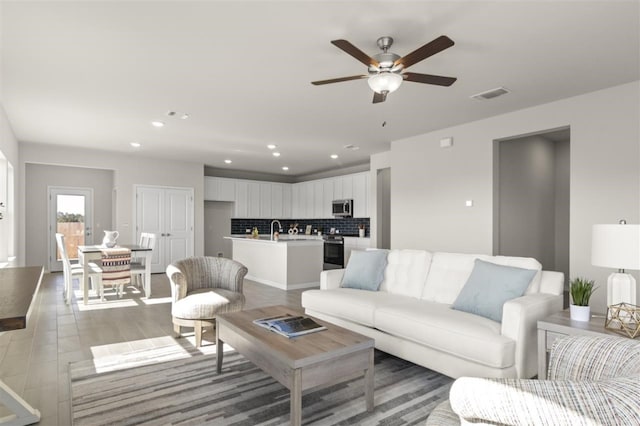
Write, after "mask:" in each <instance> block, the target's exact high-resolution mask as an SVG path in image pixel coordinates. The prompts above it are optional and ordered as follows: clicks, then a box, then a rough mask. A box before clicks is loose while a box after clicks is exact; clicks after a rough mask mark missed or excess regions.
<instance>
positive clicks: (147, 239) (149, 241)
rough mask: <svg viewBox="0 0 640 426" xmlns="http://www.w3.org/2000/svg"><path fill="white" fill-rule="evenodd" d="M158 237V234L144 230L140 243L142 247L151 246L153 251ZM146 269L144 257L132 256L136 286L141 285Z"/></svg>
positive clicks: (132, 274) (132, 278)
mask: <svg viewBox="0 0 640 426" xmlns="http://www.w3.org/2000/svg"><path fill="white" fill-rule="evenodd" d="M156 239H157V236H156V234H154V233H151V232H142V233H141V234H140V243H139V244H138V245H139V246H140V247H145V248H149V249H151V251H153V250H155V248H156ZM145 270H146V264H145V258H144V257H137V258H131V280H132V281H135V283H136V286H138V287H140V282H142V280H143V279H144V278H143V277H144V273H145ZM138 280H139V281H138ZM143 287H144V285H143Z"/></svg>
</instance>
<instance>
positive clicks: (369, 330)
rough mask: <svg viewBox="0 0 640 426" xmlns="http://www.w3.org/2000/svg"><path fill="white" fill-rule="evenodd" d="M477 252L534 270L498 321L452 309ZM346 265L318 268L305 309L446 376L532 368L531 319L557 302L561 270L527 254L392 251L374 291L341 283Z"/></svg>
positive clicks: (523, 373)
mask: <svg viewBox="0 0 640 426" xmlns="http://www.w3.org/2000/svg"><path fill="white" fill-rule="evenodd" d="M475 259H481V260H484V261H486V262H491V263H494V264H499V265H506V266H514V267H519V268H525V269H536V270H537V271H538V272H537V273H536V275H535V276H534V278H533V279H532V280H531V282H530V284H529V286H528V287H527V289H526V291H525V293H524V295H523V296H521V297H518V298H515V299H512V300H510V301H508V302H506V303H505V304H504V305H503V310H502V323H500V322H496V321H494V320H491V319H488V318H485V317H482V316H479V315H475V314H471V313H468V312H463V311H459V310H454V309H452V308H451V306H452V304H453V302H454V301H455V300H456V297H457V296H458V293H459V292H460V290H461V289H462V287H463V286H464V285H465V283H466V282H467V279H468V278H469V276H470V275H471V271H472V270H473V267H474V262H475ZM344 272H345V270H344V269H338V270H328V271H323V272H322V274H321V279H320V289H319V290H308V291H305V292H304V293H302V306H303V307H304V309H305V312H306V313H307V314H308V315H312V316H315V317H317V318H320V319H323V320H326V321H329V322H331V323H333V324H337V325H339V326H342V327H345V328H348V329H350V330H353V331H355V332H358V333H361V334H364V335H366V336H369V337H372V338H374V339H375V346H376V348H377V349H380V350H382V351H384V352H388V353H390V354H393V355H395V356H398V357H400V358H403V359H406V360H408V361H411V362H413V363H416V364H419V365H422V366H424V367H427V368H430V369H432V370H435V371H438V372H440V373H443V374H445V375H447V376H450V377H454V378H457V377H461V376H476V377H497V378H501V377H505V378H530V377H533V376H535V375H536V374H537V321H538V320H539V319H542V318H544V317H546V316H548V315H550V314H552V313H554V312H557V311H560V310H562V308H563V287H564V275H563V274H562V273H560V272H552V271H542V267H541V265H540V263H539V262H538V261H536V260H535V259H532V258H522V257H506V256H486V255H472V254H458V253H439V252H437V253H430V252H428V251H423V250H391V251H389V253H388V255H387V265H386V267H385V269H384V280H383V281H382V283H381V285H380V288H379V290H378V291H367V290H358V289H353V288H341V286H340V285H341V282H342V277H343V275H344Z"/></svg>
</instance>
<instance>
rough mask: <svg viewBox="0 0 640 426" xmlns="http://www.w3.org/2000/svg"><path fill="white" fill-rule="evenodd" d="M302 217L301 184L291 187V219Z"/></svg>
mask: <svg viewBox="0 0 640 426" xmlns="http://www.w3.org/2000/svg"><path fill="white" fill-rule="evenodd" d="M301 216H302V201H301V199H300V184H299V183H294V184H293V185H291V218H296V217H301Z"/></svg>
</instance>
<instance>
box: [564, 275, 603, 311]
mask: <svg viewBox="0 0 640 426" xmlns="http://www.w3.org/2000/svg"><path fill="white" fill-rule="evenodd" d="M597 288H598V287H595V282H594V281H593V280H588V279H586V278H581V277H578V278H574V279H573V280H572V281H571V282H570V283H569V293H570V294H571V306H570V307H569V312H570V314H571V319H572V320H576V321H589V320H590V319H591V307H590V306H589V300H590V299H591V295H592V294H593V292H594V291H596V289H597Z"/></svg>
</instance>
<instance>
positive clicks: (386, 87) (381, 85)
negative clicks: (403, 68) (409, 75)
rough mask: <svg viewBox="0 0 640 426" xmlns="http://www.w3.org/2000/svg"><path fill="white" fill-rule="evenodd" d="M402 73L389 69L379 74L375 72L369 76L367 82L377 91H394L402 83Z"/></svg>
mask: <svg viewBox="0 0 640 426" xmlns="http://www.w3.org/2000/svg"><path fill="white" fill-rule="evenodd" d="M402 80H403V79H402V75H400V74H395V73H392V72H389V71H383V72H381V73H378V74H373V75H371V76H370V77H369V79H368V80H367V82H368V83H369V87H370V88H371V90H373V91H374V92H376V93H382V92H387V93H392V92H395V91H396V90H398V88H399V87H400V85H401V84H402Z"/></svg>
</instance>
